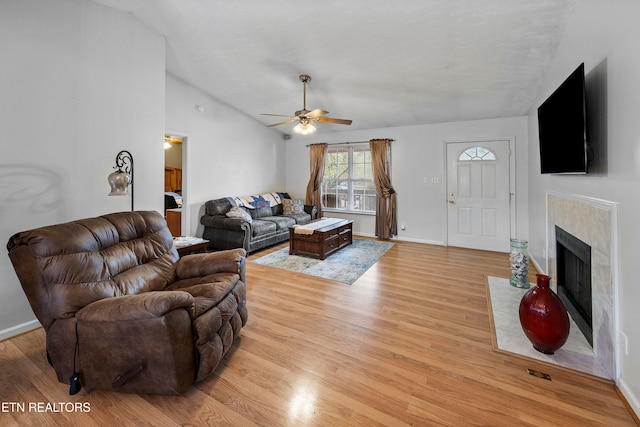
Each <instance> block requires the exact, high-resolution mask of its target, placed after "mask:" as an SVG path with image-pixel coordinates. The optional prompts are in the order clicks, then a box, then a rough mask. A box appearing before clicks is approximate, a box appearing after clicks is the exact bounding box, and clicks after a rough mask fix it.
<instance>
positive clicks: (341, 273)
mask: <svg viewBox="0 0 640 427" xmlns="http://www.w3.org/2000/svg"><path fill="white" fill-rule="evenodd" d="M393 245H395V243H393V242H387V241H380V240H369V239H353V244H351V245H349V246H345V247H344V248H342V249H340V250H339V251H338V252H335V253H334V254H332V255H330V256H328V257H327V258H325V259H324V260H319V259H314V258H308V257H304V256H299V255H289V248H284V249H280V250H278V251H276V252H272V253H270V254H268V255H265V256H263V257H260V258H257V259H255V260H250V261H251V262H255V263H256V264H262V265H268V266H271V267H276V268H282V269H284V270H289V271H295V272H296V273H302V274H308V275H310V276H316V277H322V278H325V279H331V280H337V281H339V282H343V283H347V284H349V285H351V284H352V283H353V282H355V281H356V280H358V278H359V277H360V276H362V275H363V274H364V273H365V272H366V271H367V270H368V269H369V268H370V267H371V266H372V265H373V264H375V263H376V262H377V261H378V260H379V259H380V258H381V257H382V256H383V255H384V254H385V253H387V251H388V250H389V249H391V248H392V247H393Z"/></svg>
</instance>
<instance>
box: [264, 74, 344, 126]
mask: <svg viewBox="0 0 640 427" xmlns="http://www.w3.org/2000/svg"><path fill="white" fill-rule="evenodd" d="M299 78H300V81H301V82H302V83H303V85H304V89H303V98H302V101H303V103H302V110H298V111H296V112H295V113H294V115H293V116H285V115H282V114H266V113H264V114H261V115H263V116H275V117H288V118H289V120H285V121H284V122H280V123H274V124H272V125H267V127H272V126H280V125H286V124H287V123H291V122H295V121H297V122H299V123H298V124H297V125H296V126H295V127H294V128H293V130H294V131H295V132H297V133H300V134H302V135H308V134H310V133H313V132H315V131H316V127H315V126H314V125H313V122H324V123H336V124H340V125H350V124H351V120H345V119H334V118H332V117H323V116H325V115H326V114H329V112H328V111H325V110H321V109H319V108H318V109H315V110H313V111H309V110H307V83H309V82H310V81H311V76H308V75H307V74H301V75H300V77H299Z"/></svg>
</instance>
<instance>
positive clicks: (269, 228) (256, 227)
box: [251, 219, 277, 237]
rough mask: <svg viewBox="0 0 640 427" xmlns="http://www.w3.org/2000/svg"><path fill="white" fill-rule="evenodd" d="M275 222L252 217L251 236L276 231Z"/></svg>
mask: <svg viewBox="0 0 640 427" xmlns="http://www.w3.org/2000/svg"><path fill="white" fill-rule="evenodd" d="M276 228H277V227H276V223H275V222H273V221H263V220H261V219H254V220H253V225H252V227H251V229H252V234H253V236H252V237H255V236H260V235H264V234H269V233H275V232H276Z"/></svg>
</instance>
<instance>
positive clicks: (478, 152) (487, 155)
mask: <svg viewBox="0 0 640 427" xmlns="http://www.w3.org/2000/svg"><path fill="white" fill-rule="evenodd" d="M458 160H459V161H462V162H467V161H478V160H497V157H496V155H495V153H494V152H493V151H491V150H489V149H488V148H486V147H481V146H477V147H471V148H467V149H466V150H464V151H463V152H462V154H460V156H459V157H458Z"/></svg>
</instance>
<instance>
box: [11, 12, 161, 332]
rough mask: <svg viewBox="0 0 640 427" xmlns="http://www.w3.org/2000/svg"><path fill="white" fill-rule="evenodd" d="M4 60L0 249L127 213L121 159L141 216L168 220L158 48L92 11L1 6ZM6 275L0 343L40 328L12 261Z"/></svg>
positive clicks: (142, 30)
mask: <svg viewBox="0 0 640 427" xmlns="http://www.w3.org/2000/svg"><path fill="white" fill-rule="evenodd" d="M0 58H2V66H0V94H1V95H0V133H1V134H2V158H1V159H0V200H1V201H2V203H0V216H1V219H2V221H0V241H2V242H4V243H6V242H7V241H8V240H9V237H10V236H11V235H13V234H14V233H16V232H18V231H22V230H26V229H30V228H34V227H38V226H42V225H47V224H54V223H58V222H63V221H69V220H73V219H78V218H82V217H89V216H95V215H100V214H104V213H108V212H115V211H122V210H129V209H130V199H129V198H128V197H107V193H108V192H109V185H108V183H107V176H108V174H109V173H111V172H112V171H113V166H114V164H115V157H116V154H117V153H118V152H119V151H120V150H122V149H126V150H129V151H130V152H131V153H132V154H133V157H134V161H135V180H136V182H135V194H136V201H135V208H136V209H154V210H161V209H162V207H163V199H162V191H163V188H162V185H161V184H160V185H159V184H158V183H162V182H163V170H162V169H163V166H162V165H163V155H164V153H163V147H162V143H163V132H164V79H165V74H164V61H165V44H164V39H163V38H162V37H160V36H158V35H156V34H153V33H151V32H150V31H149V30H148V29H147V28H146V27H144V26H143V25H141V24H139V23H138V22H136V21H135V20H134V19H133V18H132V17H131V16H130V15H128V14H123V13H120V12H117V11H115V10H112V9H109V8H106V7H103V6H99V5H97V4H94V3H93V2H88V1H81V0H55V1H51V0H30V1H23V0H4V1H2V2H0ZM4 243H3V245H4ZM0 276H1V277H2V278H3V279H2V286H0V339H2V338H5V337H7V336H10V335H14V334H15V333H18V332H20V331H21V330H23V329H25V328H28V327H30V326H35V325H36V324H35V323H34V322H33V320H34V319H35V317H34V315H33V312H32V311H31V308H30V306H29V304H28V303H27V300H26V298H25V297H24V293H23V292H22V288H21V287H20V284H19V282H18V279H17V277H16V275H15V273H14V270H13V267H12V266H11V263H10V261H9V258H8V257H7V256H6V254H5V255H4V256H0Z"/></svg>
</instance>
